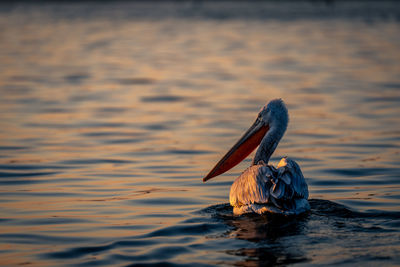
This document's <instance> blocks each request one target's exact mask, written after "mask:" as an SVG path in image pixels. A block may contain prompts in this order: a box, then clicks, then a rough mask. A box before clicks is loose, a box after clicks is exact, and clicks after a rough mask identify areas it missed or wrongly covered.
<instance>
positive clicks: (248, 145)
mask: <svg viewBox="0 0 400 267" xmlns="http://www.w3.org/2000/svg"><path fill="white" fill-rule="evenodd" d="M288 120H289V116H288V112H287V109H286V106H285V103H283V101H282V99H274V100H272V101H270V102H269V103H268V104H267V105H265V106H264V107H262V108H261V110H260V112H259V113H258V116H257V119H256V121H255V122H254V123H253V125H252V126H251V127H250V128H249V129H248V130H247V132H246V133H245V134H244V135H243V136H242V138H240V140H239V141H238V142H237V143H236V144H235V145H234V146H233V147H232V148H231V149H230V150H229V151H228V153H226V155H225V156H224V157H223V158H222V159H221V160H220V161H219V162H218V163H217V165H215V167H214V168H213V169H212V170H211V171H210V172H209V173H208V174H207V176H205V177H204V178H203V182H206V181H207V180H209V179H211V178H213V177H215V176H217V175H220V174H222V173H224V172H226V171H228V170H230V169H231V168H233V167H234V166H236V165H237V164H239V163H240V162H241V161H242V160H244V159H245V158H246V157H247V156H248V155H249V154H250V153H251V152H252V151H253V150H254V149H255V148H256V147H257V146H258V145H259V144H260V143H261V140H262V139H263V138H264V136H265V135H266V134H267V132H268V131H269V130H270V129H277V130H278V131H280V130H281V129H283V132H284V131H285V130H286V127H287V123H288ZM279 126H280V127H279ZM283 132H282V135H283Z"/></svg>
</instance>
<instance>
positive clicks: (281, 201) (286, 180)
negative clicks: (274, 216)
mask: <svg viewBox="0 0 400 267" xmlns="http://www.w3.org/2000/svg"><path fill="white" fill-rule="evenodd" d="M277 170H278V172H277V176H276V178H275V179H274V180H273V185H272V187H271V189H270V195H271V201H272V202H273V203H274V204H275V205H276V206H278V207H282V208H285V209H291V208H292V207H291V206H292V204H293V203H292V202H293V201H295V200H296V199H306V200H307V199H308V187H307V183H306V182H305V180H304V176H303V173H302V172H301V170H300V167H299V165H298V164H297V163H296V162H295V161H294V160H292V159H289V158H283V159H282V160H281V162H280V163H279V164H278V169H277Z"/></svg>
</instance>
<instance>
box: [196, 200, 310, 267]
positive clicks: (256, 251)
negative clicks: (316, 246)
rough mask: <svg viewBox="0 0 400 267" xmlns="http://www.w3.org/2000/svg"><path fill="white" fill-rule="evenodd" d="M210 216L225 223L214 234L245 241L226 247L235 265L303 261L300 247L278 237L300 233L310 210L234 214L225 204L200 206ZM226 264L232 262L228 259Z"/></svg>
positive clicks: (271, 264)
mask: <svg viewBox="0 0 400 267" xmlns="http://www.w3.org/2000/svg"><path fill="white" fill-rule="evenodd" d="M203 211H204V212H206V213H209V214H211V216H212V218H214V219H215V220H217V221H220V222H223V223H224V224H226V225H228V226H229V230H228V231H227V232H225V233H223V234H222V235H220V236H219V237H217V238H227V239H230V238H233V239H238V240H245V241H249V242H250V243H248V246H246V247H241V248H235V249H227V250H225V251H224V252H225V253H226V254H228V255H233V256H238V257H239V258H240V260H239V261H237V262H235V263H234V264H233V265H235V266H275V265H287V264H294V263H300V262H307V261H308V258H307V257H305V256H304V253H302V251H301V249H300V248H297V249H293V247H291V248H288V247H287V246H286V245H285V244H284V243H283V242H281V240H282V239H283V238H285V237H290V236H301V235H303V234H304V230H305V228H306V225H307V222H308V220H309V217H310V214H309V213H306V214H303V215H300V216H283V215H272V214H269V215H263V216H260V215H258V214H248V215H242V216H234V215H233V212H232V207H231V206H230V205H229V204H219V205H214V206H211V207H208V208H206V209H204V210H203ZM229 264H232V263H231V262H230V263H229Z"/></svg>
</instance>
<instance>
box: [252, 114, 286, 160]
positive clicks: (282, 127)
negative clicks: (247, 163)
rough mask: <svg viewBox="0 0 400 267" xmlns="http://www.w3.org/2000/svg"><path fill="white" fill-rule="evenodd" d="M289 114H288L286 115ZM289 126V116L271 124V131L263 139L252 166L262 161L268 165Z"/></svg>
mask: <svg viewBox="0 0 400 267" xmlns="http://www.w3.org/2000/svg"><path fill="white" fill-rule="evenodd" d="M286 114H287V113H286ZM287 125H288V116H287V115H286V116H284V117H283V118H282V117H281V118H280V120H273V121H272V122H271V123H270V129H269V130H268V132H267V134H266V135H265V136H264V138H263V139H262V141H261V143H260V146H259V147H258V149H257V152H256V155H255V156H254V159H253V163H252V165H257V164H258V163H259V162H260V161H263V162H264V163H265V164H268V161H269V159H270V158H271V155H272V153H274V151H275V149H276V147H277V146H278V144H279V141H280V140H281V138H282V137H283V135H284V134H285V131H286V128H287Z"/></svg>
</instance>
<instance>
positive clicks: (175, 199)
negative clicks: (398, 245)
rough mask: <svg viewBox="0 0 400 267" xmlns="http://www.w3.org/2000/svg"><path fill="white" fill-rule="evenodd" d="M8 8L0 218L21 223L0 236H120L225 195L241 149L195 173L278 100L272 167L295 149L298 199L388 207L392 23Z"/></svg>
mask: <svg viewBox="0 0 400 267" xmlns="http://www.w3.org/2000/svg"><path fill="white" fill-rule="evenodd" d="M19 19H20V18H18V17H14V16H13V15H12V14H10V15H8V16H5V17H3V18H1V19H0V24H1V25H3V27H2V28H3V33H2V41H1V44H0V47H1V51H2V52H0V61H1V62H3V64H2V66H0V88H1V89H0V90H1V95H2V96H1V100H0V102H1V105H0V129H1V131H0V146H1V147H2V148H3V149H2V150H1V154H0V164H2V165H7V166H8V165H15V166H25V165H28V167H27V169H21V170H19V169H18V168H17V169H11V170H8V169H5V170H2V171H4V172H7V173H9V174H8V175H10V177H7V175H6V174H5V175H4V177H2V179H3V178H4V180H5V181H6V180H7V181H8V182H9V183H4V184H3V185H2V188H1V193H2V197H1V200H2V201H1V217H2V218H12V219H15V220H17V221H19V222H25V223H20V224H15V225H12V224H8V225H4V226H2V227H1V228H0V233H3V234H4V233H32V234H33V233H45V234H49V235H52V234H57V235H58V236H66V237H68V236H73V235H76V234H77V233H78V234H79V235H80V236H82V237H96V235H97V233H96V232H95V230H96V229H101V238H100V239H101V240H104V239H107V238H108V237H115V238H116V237H126V236H135V235H142V234H145V233H148V232H149V231H150V230H149V229H152V230H153V229H157V228H159V227H160V225H164V226H165V225H176V224H177V223H179V222H180V221H182V217H188V216H190V214H191V212H193V211H195V210H199V209H202V208H205V207H207V206H209V205H212V204H216V203H226V202H227V201H228V191H229V186H230V183H231V181H232V180H233V179H234V178H235V177H236V176H237V175H238V174H239V173H240V172H241V171H242V170H244V169H245V168H246V166H247V165H248V164H249V162H248V161H245V162H244V163H242V164H240V165H239V166H237V167H236V168H234V169H233V170H232V171H231V172H230V173H228V174H226V175H224V176H221V177H219V178H217V179H216V180H215V182H211V183H207V184H202V182H201V177H202V176H203V175H204V174H205V172H206V171H207V170H208V169H209V168H210V167H211V166H213V165H214V163H215V162H216V161H217V160H218V159H219V158H220V156H221V155H222V154H223V153H224V152H225V151H226V150H227V149H228V148H229V147H230V146H231V144H232V143H233V142H235V141H236V140H237V139H238V138H239V137H240V135H241V134H242V132H243V131H244V129H246V128H247V127H248V126H249V125H250V123H251V122H252V121H253V120H254V118H255V116H256V114H257V111H258V110H259V108H260V107H261V106H262V105H264V104H265V102H267V101H268V100H270V99H273V98H278V97H280V98H283V99H284V100H285V102H286V103H287V105H288V107H289V113H290V118H291V121H290V125H289V128H288V131H287V133H286V136H285V137H284V138H283V140H282V141H281V144H280V145H279V147H278V149H277V151H276V152H275V155H276V157H274V158H273V159H272V161H273V163H274V164H276V163H277V161H278V160H279V158H278V156H285V155H288V156H291V157H293V158H295V159H296V160H298V161H299V163H300V165H301V166H302V169H303V173H304V174H305V176H306V178H307V179H308V182H309V186H310V192H311V197H312V198H321V199H327V200H333V201H337V202H339V203H344V204H346V205H349V206H350V207H351V208H354V209H359V210H368V209H379V210H391V211H393V210H398V209H399V203H398V201H397V200H398V196H399V193H398V192H399V189H400V188H399V184H398V181H397V180H395V179H394V178H393V176H394V175H395V174H394V173H395V172H396V168H397V166H398V162H399V152H398V148H399V145H400V144H399V139H398V135H399V127H398V125H400V121H399V117H398V114H399V111H400V110H399V99H400V94H399V88H398V86H399V84H400V81H399V73H400V66H399V64H397V63H398V62H399V61H400V53H398V51H399V39H398V37H394V36H400V33H399V27H398V23H394V22H393V23H391V22H385V23H379V22H378V23H376V24H373V25H372V26H371V27H368V26H366V25H365V24H364V23H363V22H348V21H335V22H334V23H331V22H329V21H321V22H318V23H316V22H311V21H299V22H297V23H291V22H284V21H268V22H265V21H245V20H232V21H230V20H228V21H207V20H204V21H203V20H188V21H186V20H184V21H180V20H174V19H171V20H167V21H157V20H154V21H151V20H149V21H129V20H118V21H115V22H110V21H108V20H107V19H104V18H94V19H92V20H87V21H86V20H83V21H82V20H77V21H74V20H72V21H63V20H57V21H55V22H53V23H50V24H47V23H44V22H43V21H42V20H41V19H36V20H33V21H30V22H29V23H18V20H19ZM360 29H361V30H360ZM29 166H36V168H37V169H35V167H32V169H30V167H29ZM374 169H377V171H376V170H374ZM347 170H350V172H347ZM369 172H370V173H369ZM32 173H33V175H31V174H32ZM40 173H41V174H40ZM14 174H17V175H20V176H16V177H14V176H13V175H14ZM379 179H387V180H388V182H387V184H385V183H379ZM349 180H354V185H353V184H352V182H351V181H349ZM16 181H17V182H16ZM18 181H20V182H18ZM331 181H333V183H330V182H331ZM369 181H371V183H370V184H369ZM377 181H378V182H377ZM57 218H61V219H62V220H66V221H62V220H61V222H59V223H57V222H56V221H55V223H52V220H53V219H55V220H56V219H57ZM69 219H70V220H72V221H68V220H69ZM29 221H31V222H32V223H29ZM116 226H120V227H116ZM239 229H243V227H239ZM12 246H13V248H15V247H16V246H18V249H20V250H21V251H22V252H20V253H10V254H8V255H7V259H6V262H8V263H10V264H14V263H20V261H19V260H16V259H18V258H19V257H20V255H25V256H26V255H27V254H29V253H30V252H26V251H25V250H29V248H27V247H26V246H25V245H24V244H21V245H12ZM61 246H62V245H61ZM0 249H2V250H10V246H9V245H0ZM39 249H40V250H42V251H49V250H53V248H52V245H49V244H47V245H42V246H41V247H40V248H39ZM24 251H25V252H24ZM326 253H327V254H329V255H331V254H335V253H336V252H335V251H334V252H329V251H328V252H326ZM28 258H29V257H28Z"/></svg>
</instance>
